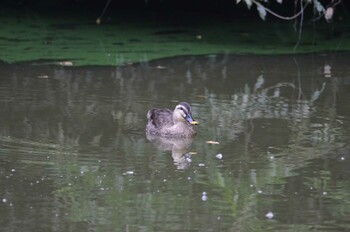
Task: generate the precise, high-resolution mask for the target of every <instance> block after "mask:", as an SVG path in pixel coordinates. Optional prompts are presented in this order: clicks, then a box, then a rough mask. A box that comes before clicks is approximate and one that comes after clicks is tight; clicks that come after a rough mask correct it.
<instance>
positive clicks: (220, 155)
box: [215, 153, 223, 160]
mask: <svg viewBox="0 0 350 232" xmlns="http://www.w3.org/2000/svg"><path fill="white" fill-rule="evenodd" d="M215 157H216V158H218V159H219V160H221V159H222V157H223V155H222V154H221V153H219V154H217V155H216V156H215Z"/></svg>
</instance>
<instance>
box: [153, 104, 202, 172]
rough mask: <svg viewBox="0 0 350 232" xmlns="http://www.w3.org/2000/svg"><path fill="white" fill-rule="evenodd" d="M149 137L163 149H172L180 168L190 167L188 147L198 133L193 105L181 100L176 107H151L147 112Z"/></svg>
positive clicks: (176, 163)
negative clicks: (172, 108) (193, 114)
mask: <svg viewBox="0 0 350 232" xmlns="http://www.w3.org/2000/svg"><path fill="white" fill-rule="evenodd" d="M147 120H148V122H147V126H146V136H147V139H148V140H149V141H151V142H153V144H155V145H156V147H157V148H158V149H161V150H171V151H172V157H173V159H174V163H175V165H177V167H178V168H179V169H184V168H187V167H189V165H190V162H191V159H190V153H188V148H189V147H190V146H191V144H192V141H193V137H194V136H195V135H196V128H195V125H197V124H198V122H197V121H196V120H194V119H193V116H192V111H191V106H190V105H189V104H188V103H187V102H180V103H179V104H178V105H177V106H176V107H175V109H174V111H172V110H170V109H157V108H154V109H151V110H149V111H148V113H147Z"/></svg>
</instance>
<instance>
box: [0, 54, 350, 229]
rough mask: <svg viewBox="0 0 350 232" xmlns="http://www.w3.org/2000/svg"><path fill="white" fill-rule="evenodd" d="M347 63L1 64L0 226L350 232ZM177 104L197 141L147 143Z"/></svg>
mask: <svg viewBox="0 0 350 232" xmlns="http://www.w3.org/2000/svg"><path fill="white" fill-rule="evenodd" d="M349 59H350V56H349V55H348V54H330V55H326V54H319V55H316V54H315V55H305V56H301V55H299V56H294V57H293V56H204V57H191V56H189V57H180V58H173V59H164V60H158V61H154V62H143V63H140V64H135V65H129V66H121V67H89V66H88V67H59V66H49V65H30V64H16V65H7V64H1V65H0V115H1V120H0V173H1V181H0V200H1V201H0V228H2V229H1V230H2V231H84V232H85V231H349V230H350V220H349V218H350V217H349V216H350V181H349V180H350V178H349V177H350V171H349V170H350V169H349V164H350V163H349V162H350V144H349V141H350V140H349V138H350V68H349V65H348V64H349V62H348V61H349ZM179 101H188V102H190V103H191V105H192V111H193V116H194V117H195V118H196V119H197V120H198V121H199V122H200V125H198V127H197V129H198V134H197V136H196V137H195V138H194V140H193V141H173V143H174V147H173V146H169V144H164V141H163V143H162V141H158V143H151V142H149V141H147V139H146V136H145V125H146V113H147V110H148V109H150V108H152V107H169V108H173V107H174V106H175V105H176V103H177V102H179ZM209 140H212V141H217V142H219V144H208V143H207V142H206V141H209Z"/></svg>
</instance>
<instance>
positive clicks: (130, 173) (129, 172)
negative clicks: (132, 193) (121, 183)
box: [123, 171, 134, 176]
mask: <svg viewBox="0 0 350 232" xmlns="http://www.w3.org/2000/svg"><path fill="white" fill-rule="evenodd" d="M123 175H124V176H125V175H134V171H126V172H124V173H123Z"/></svg>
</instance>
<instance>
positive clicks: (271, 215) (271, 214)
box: [265, 211, 274, 219]
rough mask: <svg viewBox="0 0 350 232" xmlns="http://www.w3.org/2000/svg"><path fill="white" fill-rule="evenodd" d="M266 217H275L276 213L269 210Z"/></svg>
mask: <svg viewBox="0 0 350 232" xmlns="http://www.w3.org/2000/svg"><path fill="white" fill-rule="evenodd" d="M265 217H267V219H272V218H273V217H274V215H273V213H272V212H271V211H269V212H267V214H265Z"/></svg>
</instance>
